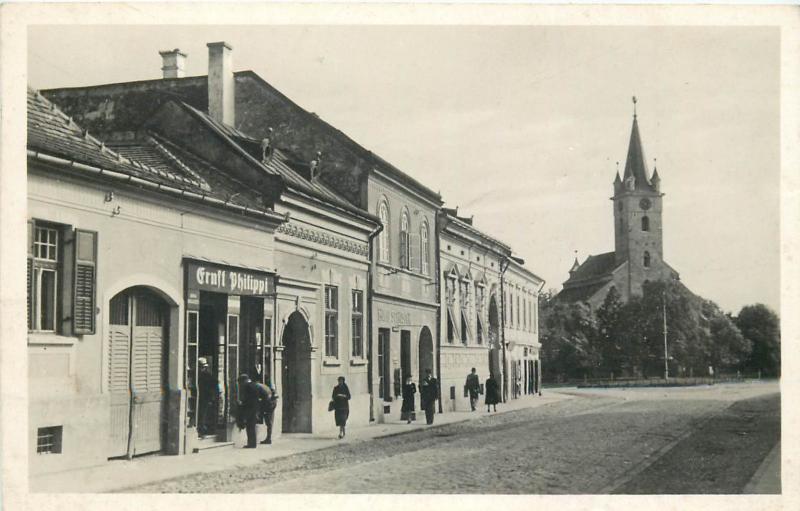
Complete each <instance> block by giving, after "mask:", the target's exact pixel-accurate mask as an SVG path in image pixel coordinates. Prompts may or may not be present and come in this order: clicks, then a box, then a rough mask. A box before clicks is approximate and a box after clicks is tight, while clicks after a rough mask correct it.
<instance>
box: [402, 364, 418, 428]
mask: <svg viewBox="0 0 800 511" xmlns="http://www.w3.org/2000/svg"><path fill="white" fill-rule="evenodd" d="M416 393H417V386H416V385H414V383H413V382H412V381H411V375H409V376H406V382H405V384H403V406H402V407H401V408H400V420H408V424H411V421H412V420H414V409H415V408H416V406H415V405H414V394H416Z"/></svg>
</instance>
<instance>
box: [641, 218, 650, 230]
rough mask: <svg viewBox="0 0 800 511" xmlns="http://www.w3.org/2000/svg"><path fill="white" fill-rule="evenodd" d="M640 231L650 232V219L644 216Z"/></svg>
mask: <svg viewBox="0 0 800 511" xmlns="http://www.w3.org/2000/svg"><path fill="white" fill-rule="evenodd" d="M642 230H643V231H649V230H650V219H649V218H647V217H646V216H643V217H642Z"/></svg>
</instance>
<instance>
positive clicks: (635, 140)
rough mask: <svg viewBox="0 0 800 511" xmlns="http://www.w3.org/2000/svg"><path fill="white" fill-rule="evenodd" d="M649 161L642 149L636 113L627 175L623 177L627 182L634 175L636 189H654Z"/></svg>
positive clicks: (629, 145)
mask: <svg viewBox="0 0 800 511" xmlns="http://www.w3.org/2000/svg"><path fill="white" fill-rule="evenodd" d="M647 173H648V172H647V163H646V161H645V159H644V149H642V139H641V137H640V136H639V122H638V121H637V119H636V114H634V115H633V126H632V127H631V139H630V142H629V143H628V157H627V159H626V160H625V175H624V177H623V178H622V180H623V181H624V182H626V183H627V181H628V179H629V178H631V177H633V179H634V183H635V185H634V188H635V189H636V190H648V191H653V186H652V185H651V184H650V180H649V179H648V178H647Z"/></svg>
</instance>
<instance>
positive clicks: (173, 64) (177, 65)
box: [158, 48, 186, 78]
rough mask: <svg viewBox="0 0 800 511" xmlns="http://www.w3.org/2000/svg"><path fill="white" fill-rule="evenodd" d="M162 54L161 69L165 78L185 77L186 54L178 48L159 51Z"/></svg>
mask: <svg viewBox="0 0 800 511" xmlns="http://www.w3.org/2000/svg"><path fill="white" fill-rule="evenodd" d="M158 54H159V55H161V63H162V66H161V71H163V72H164V78H183V77H184V76H185V75H186V71H185V69H184V68H185V67H186V54H185V53H183V52H182V51H181V50H179V49H178V48H175V49H174V50H169V51H160V52H158Z"/></svg>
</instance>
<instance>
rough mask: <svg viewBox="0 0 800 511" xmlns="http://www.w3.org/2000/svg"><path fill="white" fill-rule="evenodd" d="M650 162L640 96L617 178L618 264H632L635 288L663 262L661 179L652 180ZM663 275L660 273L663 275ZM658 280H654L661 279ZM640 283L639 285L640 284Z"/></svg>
mask: <svg viewBox="0 0 800 511" xmlns="http://www.w3.org/2000/svg"><path fill="white" fill-rule="evenodd" d="M648 174H649V172H648V170H647V163H646V161H645V157H644V150H643V149H642V141H641V138H640V136H639V123H638V121H637V119H636V97H634V98H633V127H632V128H631V139H630V142H629V144H628V158H627V160H626V161H625V172H624V175H623V177H622V178H621V179H620V176H619V170H617V175H616V178H615V179H614V197H612V198H611V200H612V201H613V203H614V259H615V262H616V264H620V263H622V262H623V261H628V268H629V271H630V281H631V284H632V285H633V288H634V289H636V288H638V287H639V285H640V283H641V282H643V281H645V280H648V278H649V274H650V273H656V272H651V271H650V270H651V268H660V267H661V266H662V264H661V263H662V261H663V243H662V229H661V225H662V224H661V211H662V210H661V205H662V201H661V198H662V197H663V195H664V194H663V193H661V179H660V178H659V176H658V170H656V169H653V174H652V176H649V177H648ZM659 273H660V272H659ZM653 277H654V278H651V279H650V280H656V279H658V277H657V276H655V275H653ZM637 284H639V285H637Z"/></svg>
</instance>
